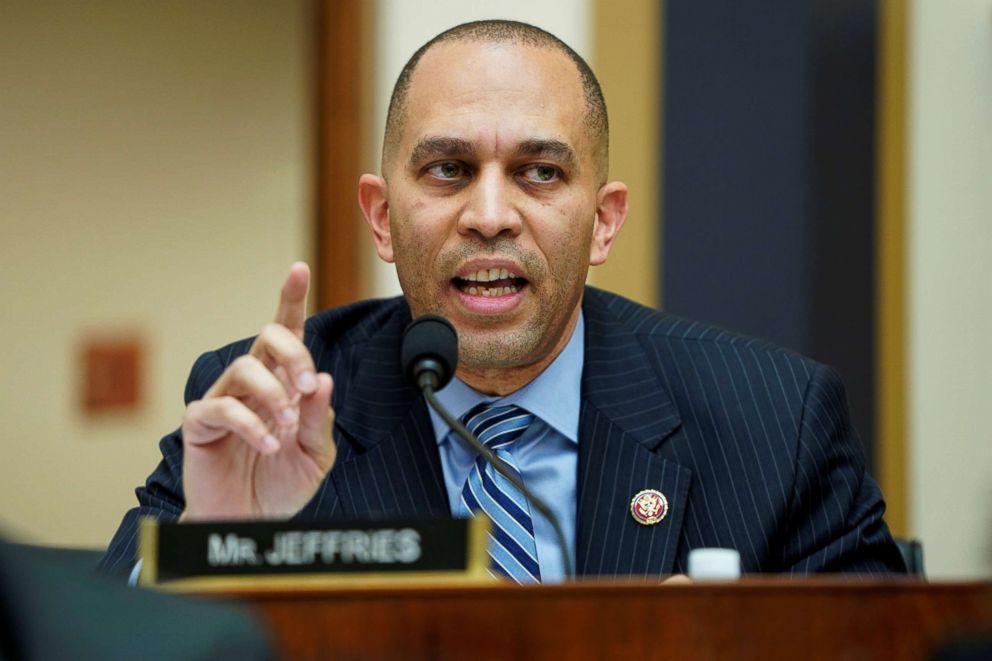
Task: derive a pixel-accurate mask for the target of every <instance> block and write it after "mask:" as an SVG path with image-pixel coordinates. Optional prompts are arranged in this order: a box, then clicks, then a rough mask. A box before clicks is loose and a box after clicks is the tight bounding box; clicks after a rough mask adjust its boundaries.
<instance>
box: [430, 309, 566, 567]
mask: <svg viewBox="0 0 992 661" xmlns="http://www.w3.org/2000/svg"><path fill="white" fill-rule="evenodd" d="M584 329H585V323H584V321H583V318H582V313H581V311H580V313H579V319H578V322H577V323H576V324H575V329H574V331H573V332H572V337H571V338H569V340H568V344H566V345H565V348H564V349H563V350H562V352H561V353H560V354H558V356H557V357H556V358H555V359H554V361H552V363H551V364H550V365H548V367H546V368H545V369H544V371H543V372H541V373H540V374H539V375H538V376H537V378H536V379H534V380H533V381H531V382H530V383H528V384H527V385H526V386H524V387H523V388H521V389H520V390H518V391H516V392H514V393H511V394H509V395H507V396H506V397H500V398H495V399H494V398H493V397H491V396H487V395H483V394H482V393H479V392H477V391H475V390H473V389H472V388H470V387H469V386H467V385H465V383H463V382H462V381H460V380H459V379H457V378H456V379H452V380H451V383H449V384H448V385H447V386H446V387H445V388H444V390H442V391H441V392H439V393H438V394H437V397H438V399H439V400H441V403H442V404H444V406H445V407H447V409H448V410H449V411H451V413H452V415H454V417H456V418H461V417H462V416H463V415H465V414H466V413H468V411H469V410H470V409H471V408H472V407H473V406H475V405H476V404H478V403H479V402H496V403H498V404H501V405H502V404H516V405H517V406H521V407H523V408H525V409H527V410H528V411H530V412H531V413H533V414H534V415H535V416H536V419H535V420H534V422H533V423H532V424H531V426H530V427H528V428H527V431H526V432H524V434H523V436H521V437H520V438H519V439H517V441H516V442H514V443H513V446H512V448H511V450H510V452H511V454H512V455H513V460H514V461H515V462H516V464H517V467H518V468H519V469H520V476H521V477H522V478H523V481H524V483H525V484H526V485H527V487H528V488H529V489H530V490H531V491H533V492H534V493H535V494H537V496H538V497H539V498H541V499H543V500H544V501H545V502H546V503H547V504H548V506H549V507H550V508H551V511H552V512H554V514H555V516H556V517H557V518H558V522H559V523H560V524H561V528H562V532H563V533H564V535H565V543H566V545H567V547H568V554H569V556H570V558H571V561H572V566H573V567H574V566H575V510H576V500H575V490H576V482H577V479H578V462H579V399H580V397H581V394H582V365H583V362H584V360H585V333H584ZM430 413H431V422H432V423H433V424H434V434H435V437H436V438H437V443H438V451H439V452H440V454H441V466H442V468H443V470H444V485H445V488H446V489H447V491H448V502H450V503H451V505H452V514H453V515H454V514H455V505H456V504H457V503H459V502H461V498H462V488H463V487H464V486H465V480H467V479H468V474H469V471H471V470H472V464H473V463H475V458H476V454H475V451H474V450H472V449H471V448H470V447H468V445H466V443H465V442H464V441H463V440H462V439H461V438H459V437H458V436H457V435H456V434H455V433H454V432H452V431H451V429H450V428H449V427H448V425H447V423H446V422H445V421H444V420H442V419H441V416H439V415H438V414H437V413H436V412H435V411H434V410H433V409H431V410H430ZM531 517H532V518H533V521H534V537H535V541H536V543H537V561H538V563H539V564H540V566H541V581H542V582H543V583H558V582H561V581H562V580H563V579H564V578H565V567H564V565H563V564H562V559H561V551H560V550H559V547H558V540H557V538H556V537H555V532H554V528H553V527H552V526H551V523H550V522H549V521H548V520H547V519H545V518H544V516H542V515H541V514H540V513H539V512H537V511H535V510H534V509H533V508H531Z"/></svg>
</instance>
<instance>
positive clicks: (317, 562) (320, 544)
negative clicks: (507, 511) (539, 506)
mask: <svg viewBox="0 0 992 661" xmlns="http://www.w3.org/2000/svg"><path fill="white" fill-rule="evenodd" d="M488 534H489V521H488V519H485V518H484V517H480V518H473V519H430V520H416V521H410V520H390V521H386V520H383V521H351V522H338V521H335V522H328V523H316V522H307V523H301V522H287V521H239V522H197V523H182V524H178V523H160V522H158V521H156V520H155V519H152V518H147V519H144V520H143V521H142V522H141V529H140V537H139V557H140V558H141V561H142V568H141V577H140V582H141V584H142V585H147V586H154V587H159V588H165V589H177V590H197V591H204V590H236V589H239V588H248V589H258V588H266V587H270V588H277V589H299V588H306V587H314V588H322V587H328V586H332V587H333V586H335V585H341V586H354V585H356V584H362V585H370V586H371V585H377V584H378V585H392V584H396V583H404V582H411V581H412V582H424V583H433V582H439V581H441V582H447V581H459V582H471V583H478V582H480V581H487V580H489V572H488V570H487V568H488V564H489V560H488V553H487V549H486V545H487V543H488Z"/></svg>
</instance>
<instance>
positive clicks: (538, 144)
mask: <svg viewBox="0 0 992 661" xmlns="http://www.w3.org/2000/svg"><path fill="white" fill-rule="evenodd" d="M516 155H517V156H518V157H520V156H527V157H531V158H547V159H550V160H552V161H558V162H559V163H561V164H562V165H565V166H567V167H572V168H574V167H575V164H576V163H577V162H578V159H577V158H576V157H575V150H574V149H572V148H571V147H570V146H569V145H568V143H565V142H562V141H561V140H550V139H549V140H524V141H523V142H521V143H520V144H519V145H517V149H516Z"/></svg>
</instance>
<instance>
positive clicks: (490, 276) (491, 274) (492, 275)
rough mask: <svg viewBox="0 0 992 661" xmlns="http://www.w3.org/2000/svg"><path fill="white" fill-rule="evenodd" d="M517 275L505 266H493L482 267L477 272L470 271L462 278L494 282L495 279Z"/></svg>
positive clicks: (470, 280)
mask: <svg viewBox="0 0 992 661" xmlns="http://www.w3.org/2000/svg"><path fill="white" fill-rule="evenodd" d="M515 277H517V276H516V275H514V274H513V272H512V271H507V270H506V269H504V268H491V269H480V270H478V271H476V272H475V273H468V274H466V275H464V276H462V280H468V281H469V282H492V281H493V280H506V279H507V278H515Z"/></svg>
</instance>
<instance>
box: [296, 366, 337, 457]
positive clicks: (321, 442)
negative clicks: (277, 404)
mask: <svg viewBox="0 0 992 661" xmlns="http://www.w3.org/2000/svg"><path fill="white" fill-rule="evenodd" d="M333 390H334V382H333V381H332V380H331V375H330V374H326V373H323V372H321V373H320V374H318V375H317V389H316V390H315V391H314V392H313V393H311V394H309V395H304V396H302V397H301V398H300V427H299V441H300V447H301V448H302V449H303V451H304V452H306V453H307V454H308V455H310V456H311V457H313V459H314V461H315V462H316V463H317V464H318V465H319V466H320V467H321V468H322V469H323V470H324V471H325V472H326V471H328V470H330V468H331V466H332V465H333V464H334V459H335V457H336V456H337V449H336V448H335V446H334V437H333V436H332V435H331V429H332V427H333V425H334V409H332V408H331V392H332V391H333Z"/></svg>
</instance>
